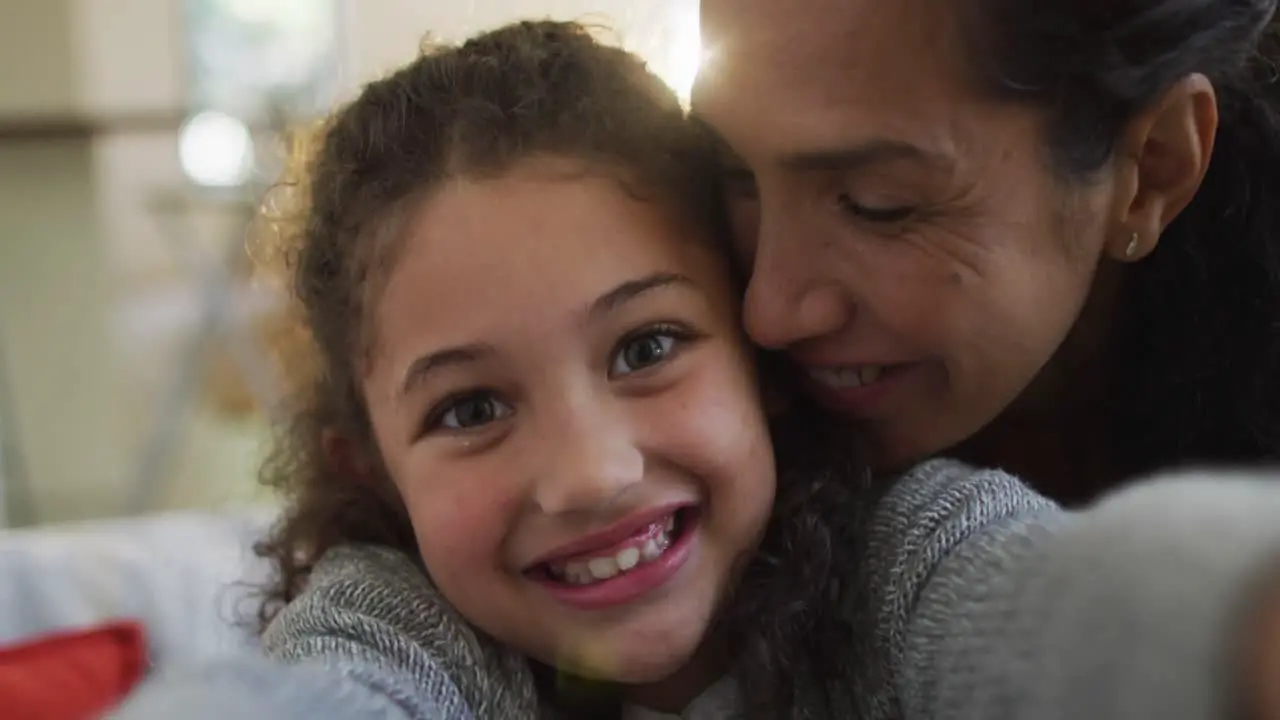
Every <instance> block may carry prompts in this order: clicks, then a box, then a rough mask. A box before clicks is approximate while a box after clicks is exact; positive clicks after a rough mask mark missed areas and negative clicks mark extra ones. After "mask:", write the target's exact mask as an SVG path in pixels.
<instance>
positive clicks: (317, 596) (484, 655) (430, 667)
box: [262, 545, 537, 718]
mask: <svg viewBox="0 0 1280 720" xmlns="http://www.w3.org/2000/svg"><path fill="white" fill-rule="evenodd" d="M262 640H263V648H264V650H265V651H266V653H267V654H268V656H270V657H272V658H275V659H277V660H282V661H286V662H313V661H317V660H318V661H321V662H322V663H324V664H327V665H338V666H350V667H358V668H364V669H368V668H376V669H379V671H382V672H386V673H387V674H388V675H391V676H395V677H396V678H398V679H401V680H404V679H408V680H409V681H410V683H409V684H410V686H412V687H416V688H420V689H421V692H422V693H425V694H427V695H429V696H430V699H431V701H432V703H433V704H434V705H436V706H441V707H460V708H465V709H466V710H467V712H466V713H463V714H459V717H463V716H466V715H470V716H474V717H512V718H521V717H535V716H536V708H537V695H536V692H535V690H534V686H533V681H532V676H531V675H530V672H529V667H528V663H527V662H526V661H525V659H524V658H523V657H521V656H520V655H518V654H517V653H514V652H512V651H510V650H508V649H506V648H504V647H501V646H498V645H496V644H495V643H492V642H490V641H488V640H487V639H485V638H483V637H482V636H481V635H480V634H479V633H477V632H476V631H475V630H474V629H473V628H472V627H471V626H470V625H469V624H468V623H467V622H466V621H465V620H464V619H463V618H462V616H461V615H459V614H458V612H457V611H456V610H454V608H453V607H452V606H451V605H450V604H449V603H448V602H447V601H446V600H445V599H444V598H443V597H442V596H441V595H440V594H439V592H438V591H437V590H436V589H435V587H434V586H433V585H432V583H431V581H430V579H429V578H428V577H427V575H426V574H425V573H424V572H423V571H422V569H421V567H420V565H419V564H418V563H417V562H415V560H414V559H413V558H411V557H409V556H408V555H406V554H405V553H402V552H399V551H397V550H394V549H391V548H386V547H380V546H373V545H344V546H340V547H336V548H333V549H331V550H329V551H328V552H326V553H325V554H324V556H323V557H321V559H320V560H319V562H317V563H316V566H315V569H314V570H313V571H312V574H311V576H310V578H309V580H308V583H307V587H306V588H305V589H304V590H303V592H302V593H301V594H300V595H299V596H298V598H296V599H295V600H294V601H293V602H291V603H289V604H288V605H287V606H285V607H284V608H283V609H282V610H281V611H280V613H279V615H278V616H277V617H276V619H275V620H274V621H273V622H272V623H271V625H270V626H269V627H268V628H267V631H266V632H265V633H264V634H263V638H262Z"/></svg>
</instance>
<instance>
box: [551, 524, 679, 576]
mask: <svg viewBox="0 0 1280 720" xmlns="http://www.w3.org/2000/svg"><path fill="white" fill-rule="evenodd" d="M665 527H666V528H667V530H665V531H663V532H660V533H658V534H657V535H655V536H654V537H651V538H649V539H647V540H645V541H644V544H642V545H640V546H638V547H635V546H632V547H625V548H623V549H621V550H619V551H618V552H617V554H615V555H606V556H604V557H596V558H591V559H590V560H587V561H574V562H568V563H564V564H563V565H560V564H557V565H553V566H552V568H551V574H552V575H553V576H554V577H556V578H559V579H560V580H563V581H564V582H566V583H568V584H570V585H590V584H592V583H596V582H601V581H603V580H608V579H610V578H613V577H616V576H617V575H619V574H620V573H624V572H627V571H628V570H631V569H632V568H634V567H636V566H637V565H643V564H644V563H648V562H652V561H654V560H657V559H658V558H659V557H661V556H662V553H664V552H666V550H667V548H669V547H671V535H670V532H671V530H673V529H674V528H675V519H674V517H673V518H671V519H669V520H667V523H666V525H665Z"/></svg>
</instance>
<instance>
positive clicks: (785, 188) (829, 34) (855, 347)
mask: <svg viewBox="0 0 1280 720" xmlns="http://www.w3.org/2000/svg"><path fill="white" fill-rule="evenodd" d="M952 19H953V18H951V17H950V16H946V15H944V14H943V13H941V12H939V11H938V10H937V9H936V8H935V7H934V6H933V5H932V4H928V5H926V4H922V3H913V2H883V1H881V0H805V1H804V2H802V3H780V2H776V1H774V0H703V3H702V27H703V34H704V45H705V50H706V52H707V61H706V65H705V69H704V71H703V73H702V75H701V76H700V78H699V81H698V84H697V87H696V89H695V93H694V99H693V103H694V105H693V111H694V113H695V114H696V115H697V117H699V118H700V119H701V120H702V121H704V122H706V123H707V124H708V125H709V126H710V127H711V128H712V129H713V130H714V131H715V133H716V134H717V135H718V136H719V138H720V139H721V140H723V144H724V146H725V155H726V162H727V163H728V164H729V165H730V166H731V172H730V183H729V185H730V202H731V208H732V210H733V215H734V217H733V219H734V224H735V232H736V235H737V240H738V247H739V249H740V253H741V256H742V258H743V259H744V260H745V261H746V262H747V263H748V265H749V267H750V268H751V270H752V274H751V280H750V285H749V288H748V290H747V296H746V305H745V310H744V315H745V323H746V327H747V330H748V332H749V333H750V334H751V336H752V337H753V338H754V339H755V340H756V341H757V342H759V343H760V344H762V345H765V346H769V347H777V348H782V347H785V348H787V349H788V350H789V351H790V354H791V356H792V357H793V358H794V359H795V360H796V361H797V362H798V364H799V365H801V366H802V367H803V369H804V370H805V371H806V373H805V374H806V376H807V380H808V385H809V387H810V388H811V389H812V390H813V392H814V394H815V395H816V396H817V397H818V398H819V399H820V400H821V401H823V402H825V403H827V404H829V405H831V406H833V407H835V408H837V409H839V410H841V411H843V412H846V413H848V414H849V415H851V416H853V417H855V418H858V419H859V420H861V421H862V423H863V424H864V425H865V427H866V428H867V430H868V431H869V433H870V434H871V437H872V438H873V439H874V440H875V443H876V447H877V448H878V449H879V451H880V453H881V457H879V458H878V460H879V462H880V463H881V464H882V465H885V466H890V467H892V466H898V465H901V464H904V463H909V462H912V461H914V460H916V459H918V458H920V457H922V456H925V455H929V454H932V453H935V452H938V451H941V450H943V449H945V448H947V447H949V446H951V445H953V444H955V443H957V442H959V441H962V440H964V439H965V438H967V437H969V436H970V435H972V434H973V433H975V432H976V431H978V430H979V429H981V428H982V427H983V426H985V425H986V424H987V423H989V422H990V421H991V420H993V419H994V418H995V417H996V416H997V415H998V414H1000V413H1001V412H1002V411H1003V410H1004V409H1005V408H1006V407H1007V406H1009V405H1010V404H1011V403H1012V402H1013V401H1014V399H1015V398H1017V397H1018V396H1019V394H1020V393H1022V392H1023V390H1024V389H1025V388H1026V387H1027V386H1028V385H1029V384H1030V383H1031V382H1032V380H1033V379H1034V378H1035V377H1036V376H1037V374H1038V373H1040V371H1041V369H1042V368H1043V367H1044V366H1045V365H1046V363H1048V361H1049V360H1050V358H1051V357H1053V356H1054V353H1055V351H1056V350H1057V349H1058V348H1059V346H1060V345H1061V344H1062V342H1063V340H1064V338H1066V337H1067V335H1068V332H1069V331H1070V330H1071V328H1072V326H1073V324H1074V323H1075V321H1076V318H1077V316H1078V315H1079V314H1080V312H1081V309H1082V307H1083V306H1084V303H1085V300H1086V297H1087V296H1088V295H1089V291H1090V287H1091V284H1092V281H1093V279H1094V274H1095V269H1096V268H1097V265H1098V261H1099V258H1100V256H1101V254H1102V252H1103V250H1104V246H1108V247H1109V245H1110V244H1113V243H1115V242H1116V241H1117V240H1116V238H1114V237H1110V235H1113V234H1114V232H1113V230H1111V229H1110V228H1114V223H1112V222H1110V220H1111V219H1110V218H1109V217H1108V214H1109V212H1110V210H1109V208H1110V207H1111V205H1110V201H1111V197H1112V193H1113V183H1112V180H1111V178H1110V176H1108V175H1106V174H1103V175H1102V176H1100V177H1099V178H1098V180H1097V181H1096V182H1095V183H1091V184H1090V185H1089V186H1088V187H1087V188H1083V189H1072V190H1070V191H1068V190H1067V189H1066V187H1067V186H1066V185H1064V184H1062V183H1060V182H1059V181H1058V180H1057V179H1056V178H1055V176H1054V175H1053V174H1052V173H1051V172H1050V171H1049V170H1048V167H1047V164H1046V157H1047V151H1046V149H1045V147H1044V142H1043V133H1042V127H1041V125H1040V122H1039V121H1038V116H1037V115H1036V114H1035V113H1034V112H1032V111H1030V110H1026V109H1023V108H1018V107H1011V106H1007V105H1001V104H996V103H989V102H983V101H980V100H979V99H977V96H976V95H975V94H973V93H972V92H971V91H970V90H968V88H967V87H966V84H965V82H964V81H963V73H964V68H963V67H962V66H961V65H960V63H959V62H958V58H961V57H963V55H962V53H963V50H962V49H961V48H960V46H959V40H958V38H957V37H956V36H955V34H954V30H952V29H951V26H952V25H953V24H954V23H949V22H948V21H949V20H952ZM735 164H737V165H738V166H739V167H740V168H741V169H742V170H743V173H742V176H741V178H740V180H739V179H734V177H733V176H734V175H735V173H733V172H732V166H733V165H735ZM1122 242H1123V241H1122ZM1122 246H1123V245H1122Z"/></svg>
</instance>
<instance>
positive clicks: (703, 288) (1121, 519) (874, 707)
mask: <svg viewBox="0 0 1280 720" xmlns="http://www.w3.org/2000/svg"><path fill="white" fill-rule="evenodd" d="M713 172H714V162H713V159H712V158H710V157H709V156H708V151H707V150H706V145H705V144H704V142H703V139H702V138H701V137H700V136H699V135H698V133H697V132H696V131H695V130H693V126H692V125H691V124H689V123H687V122H686V119H685V118H684V116H683V113H682V112H681V109H680V107H679V105H678V103H677V102H676V101H675V99H674V97H673V96H672V95H671V94H670V93H669V92H668V91H667V90H666V89H665V88H663V86H662V85H661V83H660V82H659V81H658V80H657V79H656V78H654V77H653V76H651V75H650V74H648V73H647V72H646V71H645V70H644V68H643V67H642V65H641V64H640V63H639V61H637V60H636V59H634V58H632V57H630V56H628V55H626V54H625V53H623V52H622V51H620V50H616V49H612V48H609V47H606V46H603V45H601V44H598V43H596V42H595V41H593V40H592V39H591V38H590V37H589V36H588V35H587V34H586V33H585V32H584V31H583V30H582V29H581V28H579V27H577V26H574V25H571V24H562V23H551V22H543V23H521V24H517V25H513V26H509V27H506V28H502V29H500V30H497V31H494V32H491V33H486V34H484V35H481V36H479V37H477V38H475V39H473V40H471V41H469V42H467V43H465V44H464V45H462V46H460V47H457V48H451V49H444V50H440V51H437V52H435V53H432V54H428V55H426V56H424V57H423V58H421V59H419V60H417V61H416V62H414V63H412V64H411V65H409V66H408V67H406V68H404V69H403V70H401V71H400V72H398V73H396V74H395V75H392V76H391V77H389V78H387V79H385V80H382V81H379V82H376V83H373V84H372V85H370V86H369V87H368V88H366V90H365V91H364V93H363V94H362V95H361V96H360V97H359V98H358V99H357V100H356V101H354V102H353V103H352V104H351V105H349V106H348V107H346V108H345V109H343V110H342V111H341V112H339V113H338V114H337V115H336V116H335V117H334V119H333V120H332V122H331V123H330V125H329V126H328V128H327V129H326V130H325V132H324V134H323V137H322V139H321V142H320V144H319V146H318V150H317V152H316V154H315V155H314V157H313V159H312V160H311V161H310V164H309V166H308V167H307V169H306V172H305V174H304V175H303V176H302V177H303V178H305V179H306V181H307V182H308V185H307V186H306V187H305V188H304V190H305V192H303V193H302V196H303V197H305V198H306V202H305V205H304V207H301V208H299V212H300V215H299V218H300V221H299V222H298V223H297V224H296V225H290V224H287V223H286V224H285V226H284V229H285V233H284V234H283V235H282V236H281V237H280V238H278V239H279V240H281V242H282V243H283V245H282V246H281V248H280V250H281V252H280V253H278V254H277V257H281V258H285V259H287V260H288V262H289V265H290V267H292V269H293V271H294V272H295V281H294V282H295V287H296V290H297V294H298V297H299V299H300V301H301V302H300V306H301V309H302V310H303V312H304V315H303V322H304V326H305V327H306V328H307V329H308V330H309V336H308V338H307V343H306V345H305V346H304V347H305V348H309V349H308V350H307V351H306V352H305V353H304V355H303V357H308V358H312V359H318V360H319V362H318V364H312V365H311V366H308V365H304V364H302V363H301V361H299V360H297V359H295V360H293V361H292V362H291V363H290V366H289V367H290V368H291V370H292V371H293V372H295V373H298V374H300V375H302V376H303V377H304V378H305V379H306V380H307V381H308V382H309V383H311V390H310V393H309V394H308V395H307V402H306V403H305V404H304V408H305V412H303V413H301V414H299V416H298V419H297V422H296V424H295V426H294V427H293V428H292V431H291V433H290V434H289V435H288V436H286V437H285V441H284V443H283V444H281V445H280V447H279V449H278V451H277V454H276V455H275V457H274V460H273V462H272V463H271V464H270V465H269V466H268V468H267V476H268V477H269V478H271V479H273V480H274V481H275V482H276V483H277V484H278V485H279V486H280V487H281V488H282V489H283V490H284V491H285V493H286V496H287V497H288V498H289V503H288V509H287V512H286V514H285V516H284V518H283V519H282V521H281V524H280V526H279V528H278V529H277V532H276V534H275V535H274V536H273V537H272V538H271V540H270V542H268V543H266V544H265V545H264V547H263V551H264V552H265V553H266V554H267V555H268V556H269V557H271V558H272V559H273V560H275V562H276V563H277V564H278V566H279V568H280V571H281V572H280V578H279V583H278V584H277V585H276V586H274V587H273V588H271V590H270V593H269V598H268V600H269V602H268V603H267V604H266V605H265V606H264V614H263V618H262V619H263V620H264V622H265V623H266V631H265V633H264V636H263V640H264V646H265V648H266V651H267V654H268V655H269V656H271V657H272V658H273V660H274V661H275V662H270V663H269V662H264V661H254V660H239V661H233V662H229V663H226V664H224V665H222V666H220V667H218V668H215V669H213V670H210V669H205V672H206V673H208V672H212V673H213V674H207V675H206V676H205V677H203V678H196V677H195V676H187V678H186V679H184V678H183V677H182V676H173V677H171V678H170V679H169V680H167V681H162V682H160V683H159V684H156V685H153V686H152V687H151V688H150V689H148V690H144V691H143V692H142V693H141V694H140V695H139V696H138V697H137V698H136V699H135V701H134V703H133V704H131V705H130V706H129V707H127V708H125V709H124V711H123V713H122V717H125V718H147V717H152V716H163V714H164V713H166V712H171V711H173V710H174V709H175V708H178V707H182V708H183V712H184V713H186V714H187V715H188V717H190V716H191V714H192V712H193V708H198V712H207V713H210V717H226V716H236V717H299V718H300V717H309V718H317V717H318V718H325V717H333V718H359V717H388V718H397V719H402V718H473V717H474V718H530V717H538V716H547V717H574V716H578V717H610V716H615V717H616V716H622V717H635V718H639V717H660V716H662V715H661V714H662V713H667V714H669V715H671V716H674V714H676V713H678V714H679V715H680V716H681V717H685V718H696V719H698V720H709V719H712V718H717V719H718V718H738V717H761V718H764V717H804V718H846V717H865V718H889V717H910V718H932V717H941V718H974V717H984V718H985V717H1033V718H1054V717H1063V718H1068V717H1070V718H1078V717H1089V718H1130V717H1165V718H1202V717H1212V716H1214V715H1215V713H1217V712H1218V711H1221V710H1223V709H1225V708H1227V707H1228V704H1229V703H1230V704H1236V705H1238V706H1239V707H1240V708H1242V709H1246V710H1248V711H1250V712H1257V713H1261V712H1262V711H1263V707H1264V696H1263V690H1264V689H1265V688H1266V687H1268V684H1267V683H1266V682H1264V681H1263V676H1262V675H1261V672H1262V670H1261V668H1264V667H1266V663H1267V662H1268V661H1269V658H1271V657H1272V656H1273V655H1275V652H1274V650H1275V649H1276V648H1277V647H1280V641H1272V640H1270V639H1266V638H1265V637H1264V636H1263V635H1262V633H1261V632H1260V629H1261V628H1268V627H1272V625H1271V624H1269V623H1272V621H1273V620H1275V619H1276V618H1275V617H1273V616H1280V612H1277V611H1275V610H1274V609H1273V608H1275V607H1280V603H1271V602H1270V600H1271V598H1272V596H1273V595H1275V593H1274V592H1272V589H1271V587H1270V586H1269V585H1267V584H1264V582H1265V581H1267V580H1268V579H1269V578H1268V577H1267V576H1266V574H1265V573H1267V572H1268V571H1270V570H1272V569H1273V565H1274V557H1275V554H1276V553H1277V552H1278V551H1280V524H1278V523H1276V522H1275V521H1274V518H1275V517H1276V514H1277V513H1278V512H1280V493H1277V491H1275V490H1269V489H1266V488H1264V487H1262V486H1261V485H1260V484H1258V483H1249V482H1244V481H1240V482H1221V481H1219V482H1215V483H1214V484H1212V485H1211V486H1209V491H1208V492H1207V493H1206V492H1204V490H1203V487H1202V486H1201V485H1200V484H1198V483H1197V482H1194V481H1191V480H1182V481H1180V482H1166V483H1163V484H1154V485H1146V486H1142V487H1139V488H1138V489H1136V490H1134V491H1132V492H1131V493H1129V494H1127V495H1124V496H1119V497H1116V498H1114V499H1112V500H1111V501H1109V502H1107V503H1104V504H1103V505H1101V506H1099V507H1098V508H1097V509H1095V510H1093V511H1090V512H1088V513H1083V514H1080V515H1078V516H1072V515H1067V514H1064V513H1062V512H1061V511H1059V510H1058V509H1057V508H1056V507H1054V506H1053V505H1052V504H1051V503H1049V502H1048V501H1046V500H1043V499H1042V498H1040V497H1038V496H1036V495H1034V494H1033V493H1031V492H1029V491H1027V490H1026V489H1025V488H1024V487H1023V486H1022V485H1020V484H1019V483H1018V482H1017V481H1016V480H1014V479H1013V478H1010V477H1008V476H1007V475H1003V474H1001V473H995V472H977V471H973V470H971V469H969V468H967V467H965V466H963V465H959V464H955V463H950V462H946V461H934V462H930V463H926V464H924V465H922V466H920V467H918V468H916V469H915V470H913V471H912V472H911V473H909V474H908V475H907V476H906V477H904V478H902V479H900V480H898V481H896V482H894V483H893V484H892V485H891V486H890V487H887V488H873V487H872V486H870V485H868V484H866V483H865V482H863V479H864V478H865V473H863V472H861V471H859V470H858V469H857V468H856V467H855V466H854V465H853V464H852V463H850V462H848V461H847V460H846V458H845V455H846V453H847V450H845V449H844V448H843V446H847V445H848V443H847V442H846V443H838V442H831V441H830V437H829V436H828V433H830V432H832V431H833V430H834V431H836V432H837V433H838V432H839V428H836V427H835V426H834V425H832V424H831V423H830V422H829V421H827V420H824V419H823V418H821V417H819V416H817V415H815V414H813V413H810V412H807V411H805V412H800V411H793V412H791V413H788V414H787V416H785V417H780V418H779V419H778V420H777V421H776V422H774V423H773V424H772V425H773V427H772V431H771V428H770V427H769V426H768V424H767V423H766V417H765V413H764V412H763V410H762V409H761V403H760V401H759V398H758V393H757V384H758V379H757V371H756V368H755V366H754V363H753V361H752V360H753V358H752V355H751V353H750V351H749V350H748V349H747V347H746V345H745V343H744V342H743V339H742V337H741V331H740V329H739V326H738V315H737V310H738V308H737V302H736V298H737V296H738V287H737V285H736V284H735V282H734V278H733V277H732V276H731V274H730V273H729V271H728V270H727V268H726V264H725V262H724V261H723V259H722V258H723V252H724V249H723V248H722V247H720V244H719V238H721V237H723V235H722V232H723V228H722V227H721V226H720V224H719V220H718V217H719V214H718V213H715V212H713V210H715V209H716V208H717V198H716V197H715V195H714V192H715V190H714V189H715V184H714V183H713V182H712V178H711V175H710V173H713ZM308 367H310V371H307V372H305V373H304V371H305V370H308ZM846 432H847V431H846ZM842 450H843V451H842ZM881 492H882V493H883V494H884V496H883V497H882V498H879V499H877V498H876V497H875V494H877V493H881ZM863 508H868V509H873V510H874V511H873V512H868V513H866V514H864V513H863V512H862V509H863ZM1241 629H1244V630H1245V631H1247V634H1246V633H1242V632H1241ZM1255 631H1257V632H1255ZM1255 638H1263V639H1262V640H1260V641H1258V642H1256V643H1245V642H1244V641H1245V640H1246V639H1250V640H1252V639H1255ZM1227 663H1229V665H1228V664H1227ZM1223 668H1229V670H1228V671H1223ZM1263 716H1264V717H1265V715H1263Z"/></svg>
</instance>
